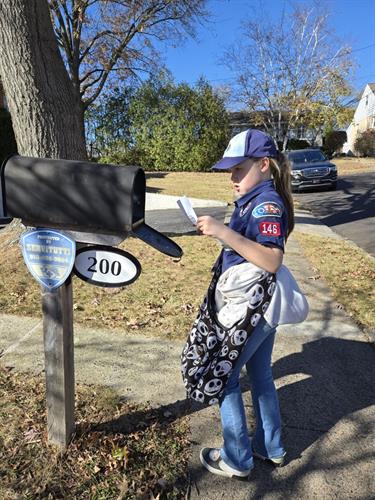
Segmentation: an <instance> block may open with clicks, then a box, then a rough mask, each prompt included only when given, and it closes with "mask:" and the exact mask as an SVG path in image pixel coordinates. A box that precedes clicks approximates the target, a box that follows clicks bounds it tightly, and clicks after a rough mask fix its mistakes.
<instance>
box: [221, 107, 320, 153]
mask: <svg viewBox="0 0 375 500" xmlns="http://www.w3.org/2000/svg"><path fill="white" fill-rule="evenodd" d="M259 113H261V112H258V113H257V119H258V120H259ZM229 126H230V129H231V135H232V136H233V135H235V134H238V133H240V132H243V131H244V130H246V129H248V128H259V129H261V130H264V127H263V126H261V125H259V122H257V121H256V120H255V119H254V118H253V117H252V113H251V112H248V111H232V112H229ZM269 133H270V134H271V135H273V136H275V135H276V134H275V133H272V131H269ZM289 138H290V139H300V140H305V141H307V142H309V143H310V144H311V145H312V146H319V147H320V146H322V144H323V137H322V134H320V133H316V131H313V130H309V129H308V128H307V127H305V126H303V125H302V126H299V127H298V128H295V129H292V130H290V131H289Z"/></svg>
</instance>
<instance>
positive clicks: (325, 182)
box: [287, 149, 337, 191]
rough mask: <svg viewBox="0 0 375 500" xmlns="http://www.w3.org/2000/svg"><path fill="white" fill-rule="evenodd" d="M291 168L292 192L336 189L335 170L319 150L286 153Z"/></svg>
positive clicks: (334, 166) (299, 150)
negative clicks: (324, 187)
mask: <svg viewBox="0 0 375 500" xmlns="http://www.w3.org/2000/svg"><path fill="white" fill-rule="evenodd" d="M287 156H288V159H289V161H290V165H291V168H292V190H293V191H300V190H302V189H305V188H313V187H317V186H327V187H329V188H330V189H336V186H337V168H336V165H334V164H333V163H331V162H330V161H329V160H328V158H327V157H326V156H325V155H324V153H323V152H322V151H320V149H298V150H295V151H288V152H287Z"/></svg>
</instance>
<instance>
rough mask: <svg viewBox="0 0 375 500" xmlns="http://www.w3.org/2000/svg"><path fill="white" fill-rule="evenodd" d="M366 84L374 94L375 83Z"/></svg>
mask: <svg viewBox="0 0 375 500" xmlns="http://www.w3.org/2000/svg"><path fill="white" fill-rule="evenodd" d="M367 85H368V86H369V87H370V89H371V90H372V92H374V94H375V83H368V84H367Z"/></svg>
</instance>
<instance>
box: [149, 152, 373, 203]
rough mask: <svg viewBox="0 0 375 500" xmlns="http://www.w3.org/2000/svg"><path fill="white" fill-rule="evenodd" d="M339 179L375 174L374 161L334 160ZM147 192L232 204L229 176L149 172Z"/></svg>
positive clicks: (213, 173)
mask: <svg viewBox="0 0 375 500" xmlns="http://www.w3.org/2000/svg"><path fill="white" fill-rule="evenodd" d="M332 162H333V163H335V164H336V165H337V169H338V173H339V175H351V174H353V173H357V172H358V173H361V172H375V158H335V159H333V160H332ZM146 178H147V188H148V190H149V191H150V192H155V193H160V194H169V195H174V196H180V195H186V196H190V197H192V198H203V199H213V200H222V201H226V202H227V203H231V202H232V201H233V192H232V187H231V182H230V174H229V173H228V172H196V173H195V172H149V173H148V174H147V175H146Z"/></svg>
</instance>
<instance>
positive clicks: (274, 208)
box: [251, 201, 282, 219]
mask: <svg viewBox="0 0 375 500" xmlns="http://www.w3.org/2000/svg"><path fill="white" fill-rule="evenodd" d="M281 214H282V208H281V207H280V205H278V204H277V203H276V202H274V201H264V202H263V203H260V204H259V205H257V206H256V207H255V208H254V209H253V211H252V212H251V215H253V216H254V217H256V218H257V219H259V218H260V217H281Z"/></svg>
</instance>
